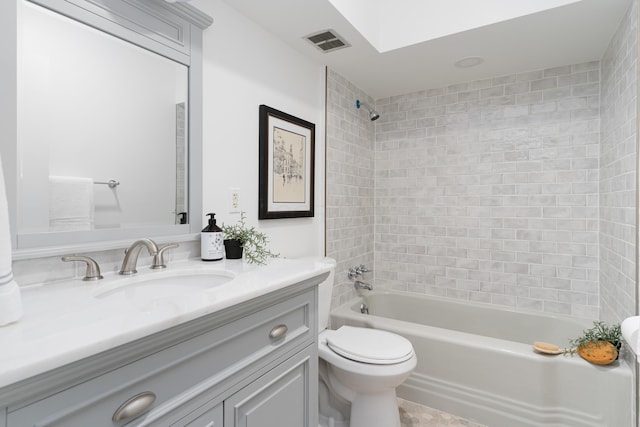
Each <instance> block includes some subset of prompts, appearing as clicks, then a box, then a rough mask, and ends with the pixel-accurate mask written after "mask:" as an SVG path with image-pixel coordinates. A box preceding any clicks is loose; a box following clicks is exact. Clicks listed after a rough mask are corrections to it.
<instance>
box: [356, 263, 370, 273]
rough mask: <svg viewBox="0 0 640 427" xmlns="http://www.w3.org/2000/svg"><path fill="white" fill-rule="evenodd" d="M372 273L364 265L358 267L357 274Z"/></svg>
mask: <svg viewBox="0 0 640 427" xmlns="http://www.w3.org/2000/svg"><path fill="white" fill-rule="evenodd" d="M370 271H371V270H369V269H368V268H367V267H365V266H364V264H360V265H359V266H357V267H356V273H357V274H363V273H369V272H370Z"/></svg>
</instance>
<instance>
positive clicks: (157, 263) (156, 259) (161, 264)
mask: <svg viewBox="0 0 640 427" xmlns="http://www.w3.org/2000/svg"><path fill="white" fill-rule="evenodd" d="M178 246H180V245H179V244H177V243H169V244H168V245H164V246H161V247H160V248H158V252H157V253H156V254H155V255H154V256H153V263H152V264H151V268H153V269H157V268H167V264H166V262H165V260H164V253H165V252H166V251H168V250H169V249H175V248H177V247H178Z"/></svg>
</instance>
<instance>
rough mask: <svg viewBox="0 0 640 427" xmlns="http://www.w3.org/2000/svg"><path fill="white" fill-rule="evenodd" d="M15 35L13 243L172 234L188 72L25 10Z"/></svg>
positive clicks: (61, 19)
mask: <svg viewBox="0 0 640 427" xmlns="http://www.w3.org/2000/svg"><path fill="white" fill-rule="evenodd" d="M20 28H21V29H20V33H19V36H18V41H19V45H18V46H19V49H18V52H19V53H18V141H19V145H18V167H19V180H18V195H19V200H18V222H17V229H18V233H19V234H20V235H24V234H32V233H42V232H54V231H55V232H59V231H80V230H93V229H112V228H132V227H140V226H164V225H171V224H176V223H177V224H179V223H180V219H181V218H186V217H187V215H186V214H183V215H179V214H180V213H181V212H187V211H188V207H187V206H188V201H187V194H188V192H187V183H188V179H187V176H188V168H187V141H188V133H187V132H188V127H187V126H186V123H188V114H189V112H188V105H189V103H188V78H189V69H188V67H187V66H186V65H184V64H181V63H178V62H176V61H173V60H171V59H168V58H166V57H164V56H161V55H158V54H156V53H154V52H150V51H148V50H146V49H143V48H141V47H139V46H136V45H134V44H132V43H129V42H127V41H124V40H121V39H119V38H117V37H114V36H112V35H110V34H107V33H105V32H103V31H100V30H97V29H95V28H92V27H90V26H88V25H85V24H83V23H79V22H77V21H75V20H73V19H70V18H67V17H65V16H62V15H60V14H58V13H55V12H52V11H50V10H47V9H45V8H43V7H41V6H37V5H34V4H31V3H28V2H25V3H24V7H23V8H22V14H21V27H20ZM109 180H115V181H117V182H119V185H116V186H109V185H106V184H101V183H106V182H108V181H109Z"/></svg>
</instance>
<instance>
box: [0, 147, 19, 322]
mask: <svg viewBox="0 0 640 427" xmlns="http://www.w3.org/2000/svg"><path fill="white" fill-rule="evenodd" d="M20 317H22V299H21V298H20V288H19V287H18V284H17V283H16V281H15V280H13V271H12V270H11V233H10V230H9V207H8V204H7V194H6V192H5V189H4V174H3V172H2V159H0V326H3V325H6V324H8V323H12V322H15V321H17V320H18V319H20Z"/></svg>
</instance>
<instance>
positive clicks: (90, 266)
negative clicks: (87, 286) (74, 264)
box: [62, 255, 103, 282]
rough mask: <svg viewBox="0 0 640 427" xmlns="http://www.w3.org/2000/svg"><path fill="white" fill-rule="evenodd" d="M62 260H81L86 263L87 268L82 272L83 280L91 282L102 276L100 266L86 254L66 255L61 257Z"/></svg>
mask: <svg viewBox="0 0 640 427" xmlns="http://www.w3.org/2000/svg"><path fill="white" fill-rule="evenodd" d="M62 261H64V262H70V261H82V262H84V263H86V264H87V270H86V272H85V273H84V278H83V279H82V280H83V281H85V282H93V281H96V280H100V279H102V278H103V277H102V275H101V274H100V266H99V265H98V263H97V262H96V261H95V260H94V259H93V258H90V257H88V256H76V255H66V256H63V257H62Z"/></svg>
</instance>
